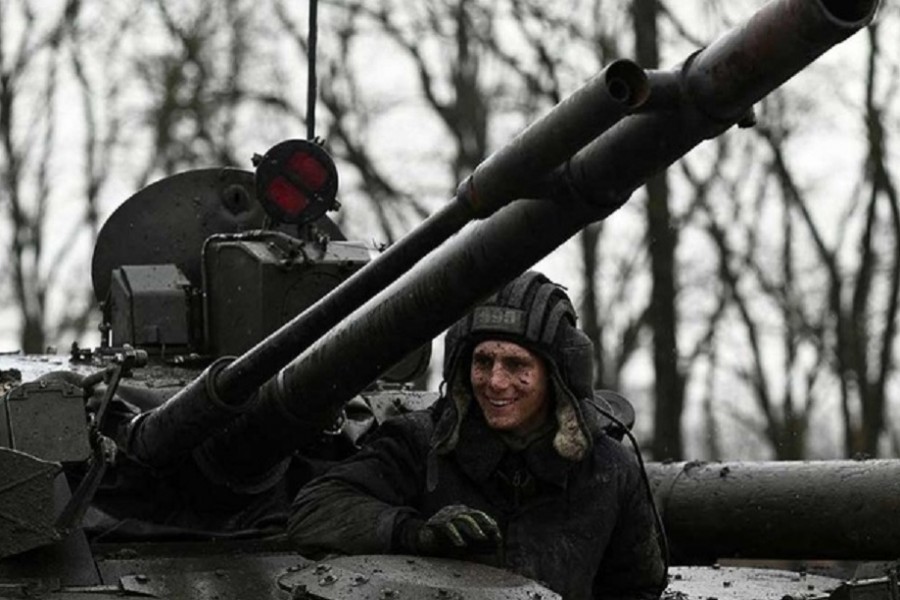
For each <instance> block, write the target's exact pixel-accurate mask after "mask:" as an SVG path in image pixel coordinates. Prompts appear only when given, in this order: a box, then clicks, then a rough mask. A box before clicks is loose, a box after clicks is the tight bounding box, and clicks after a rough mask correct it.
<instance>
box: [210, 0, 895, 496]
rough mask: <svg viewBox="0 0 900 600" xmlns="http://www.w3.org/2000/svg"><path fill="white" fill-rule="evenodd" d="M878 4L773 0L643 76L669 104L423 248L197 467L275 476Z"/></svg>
mask: <svg viewBox="0 0 900 600" xmlns="http://www.w3.org/2000/svg"><path fill="white" fill-rule="evenodd" d="M876 6H877V1H876V0H868V1H855V2H851V3H849V4H848V3H846V2H843V1H840V0H830V1H825V0H816V1H808V0H777V1H775V2H772V3H770V4H767V5H766V6H764V7H763V8H762V9H761V10H760V11H759V12H757V13H756V14H755V15H754V16H753V17H752V18H751V19H750V20H749V21H747V22H746V23H745V24H743V25H742V26H740V27H737V28H735V29H734V30H732V32H730V33H729V34H727V35H725V36H723V37H721V38H719V40H717V41H716V42H714V43H713V44H712V45H710V46H709V47H707V48H705V49H704V50H702V51H700V52H699V53H698V54H696V55H694V56H692V57H691V58H690V59H689V60H688V61H686V62H685V63H684V64H683V65H682V66H681V67H679V68H677V69H675V70H674V71H673V72H671V73H660V74H656V75H654V77H653V79H652V80H653V81H656V82H657V83H658V85H659V87H660V89H661V90H664V91H665V92H667V93H666V94H664V95H665V96H667V97H668V100H669V103H668V105H666V103H663V104H664V106H663V107H662V108H668V110H657V111H655V112H652V113H649V114H640V115H633V116H630V117H628V118H626V119H623V120H622V121H620V122H619V123H618V124H616V125H615V126H613V127H612V128H611V129H610V130H609V131H607V132H606V133H604V134H603V135H601V136H599V137H598V138H597V139H596V140H595V141H593V142H592V143H591V144H589V145H588V146H587V147H586V148H584V149H583V150H581V151H580V152H578V153H577V154H576V155H575V156H573V157H572V158H571V159H570V160H569V161H568V162H567V163H566V164H565V165H563V166H562V167H561V168H559V169H558V170H557V171H556V172H555V173H554V175H553V176H552V177H549V178H548V179H547V180H546V182H545V185H544V186H543V187H542V190H541V192H542V194H541V195H543V196H544V197H547V198H550V199H552V200H553V201H548V200H523V201H520V202H515V203H512V204H509V205H507V206H505V207H504V208H502V209H500V210H498V211H497V212H496V213H495V214H493V215H492V216H491V217H490V218H488V219H485V220H482V221H479V222H476V223H472V224H470V225H469V226H468V227H466V228H465V229H464V230H462V231H461V232H460V233H459V234H457V235H455V236H454V237H453V238H451V239H450V240H448V241H447V242H446V243H444V244H443V245H442V246H440V247H439V248H437V249H436V250H434V251H433V252H431V253H430V254H429V255H428V256H427V257H426V258H425V259H424V260H422V261H420V262H419V263H417V264H416V265H415V267H413V268H412V270H410V271H409V272H408V273H406V274H405V275H403V276H402V277H401V278H400V279H398V280H397V281H395V282H394V283H393V284H392V285H391V286H390V287H388V288H387V289H385V290H384V291H382V292H381V293H379V294H378V295H377V296H375V297H374V298H372V299H371V300H370V301H369V302H367V303H366V304H365V305H363V306H362V307H361V308H359V309H358V310H356V311H355V312H353V313H352V314H351V315H349V316H348V317H347V318H345V319H344V320H343V321H341V322H340V323H338V324H337V325H336V326H335V327H334V328H333V329H331V330H330V331H329V332H328V334H327V335H326V336H324V337H323V338H321V339H320V340H319V341H318V342H316V343H315V344H313V345H312V346H311V347H309V348H308V349H307V350H306V351H305V352H303V353H302V354H301V355H300V356H299V357H297V358H296V359H294V360H293V361H292V362H291V363H290V364H289V365H288V366H287V367H285V368H284V369H283V370H282V371H281V372H280V373H279V374H278V376H277V377H276V378H274V379H273V380H270V381H269V382H268V383H267V384H266V385H265V386H264V388H263V390H262V392H261V394H260V402H259V403H258V404H257V405H256V406H255V407H253V409H252V410H251V411H249V412H248V413H247V414H246V415H243V416H241V417H240V419H239V420H238V421H236V422H235V423H234V424H232V425H231V426H229V428H228V430H227V431H224V432H222V433H220V434H218V435H216V436H215V437H213V438H211V439H210V440H208V441H207V442H206V443H205V444H204V445H203V446H202V447H201V448H200V452H199V453H198V456H200V457H201V462H202V463H203V464H205V465H206V469H207V470H208V471H210V472H217V473H220V474H227V477H230V478H234V479H235V480H237V481H240V480H252V479H254V478H256V477H258V476H259V475H260V473H263V472H265V471H266V470H267V469H270V468H273V466H274V465H275V464H277V463H278V462H279V461H280V460H282V458H283V457H284V456H286V455H287V454H288V453H290V452H291V451H292V450H293V449H294V448H296V447H297V446H298V445H300V444H302V443H303V439H304V438H305V437H306V434H308V433H310V432H314V431H316V430H317V428H321V427H322V426H323V425H325V424H327V423H330V422H332V420H333V419H334V418H335V417H336V415H337V414H338V413H339V411H340V408H341V406H342V405H343V404H344V403H345V402H346V401H348V400H349V399H350V398H352V397H353V396H354V395H355V394H357V393H359V391H361V390H362V389H363V388H364V387H365V386H366V385H367V384H368V383H369V382H370V381H372V380H373V379H374V378H375V377H377V375H378V374H379V372H381V371H382V370H383V369H385V368H388V367H390V366H391V365H392V364H393V363H395V362H396V361H397V360H399V359H400V358H402V357H403V356H404V355H405V354H406V353H408V352H409V351H411V350H413V349H414V348H416V347H418V346H419V345H421V344H423V343H425V342H427V341H429V340H430V339H432V338H433V337H434V336H435V335H437V334H438V333H440V332H441V331H442V330H444V329H445V328H446V327H448V326H449V325H450V324H452V323H453V322H454V321H455V320H456V319H458V318H459V317H460V316H462V315H463V314H465V312H466V311H467V310H469V309H470V307H471V306H472V305H473V304H475V303H476V302H477V301H478V300H479V299H480V298H482V297H484V296H485V295H487V294H489V293H490V292H492V291H494V290H495V289H497V288H498V287H499V286H501V285H502V284H503V283H504V282H506V281H509V280H510V279H512V278H513V277H515V276H516V275H518V274H519V273H520V272H521V271H522V270H524V269H526V268H528V267H529V266H531V265H532V264H534V263H535V262H537V261H538V260H540V259H541V258H543V257H544V256H546V255H547V254H548V253H549V252H551V251H552V250H553V249H555V248H556V247H558V246H559V245H560V244H562V243H563V242H565V241H566V240H567V239H568V238H569V237H571V236H572V235H574V234H575V233H576V232H578V231H579V230H580V229H581V228H583V227H584V226H585V225H587V224H589V223H591V222H593V221H596V220H599V219H602V218H605V217H606V216H608V215H609V214H610V213H611V212H613V211H614V210H616V209H617V208H619V207H620V206H621V205H622V204H624V202H625V201H627V199H628V197H629V196H630V194H631V193H632V192H633V191H634V190H635V189H636V188H637V187H639V186H640V185H641V184H643V182H645V181H646V180H647V179H648V178H649V177H651V176H652V175H653V174H655V173H657V172H659V171H661V170H662V169H664V168H666V167H667V166H668V165H670V164H671V163H673V162H674V161H676V160H677V159H678V158H680V157H681V156H682V155H683V154H685V153H686V152H687V151H688V150H690V149H691V148H693V147H694V146H695V145H697V144H699V143H700V142H701V141H703V140H704V139H707V138H710V137H714V136H716V135H718V134H720V133H721V132H723V131H724V130H725V129H727V128H729V127H730V126H731V125H733V124H734V123H736V122H737V121H738V119H739V118H740V117H741V116H742V115H744V114H746V113H747V112H748V111H749V110H750V109H751V108H752V106H753V104H754V103H755V102H757V101H758V100H759V99H760V98H762V97H763V96H764V95H765V94H766V93H768V92H770V91H771V90H772V89H774V88H776V87H777V86H778V85H780V84H781V83H783V82H784V81H785V80H786V79H787V78H788V77H790V76H791V75H792V74H794V73H796V72H798V71H800V70H801V69H803V68H804V67H805V66H806V65H807V64H808V63H809V62H811V61H812V60H814V59H815V58H816V57H817V56H819V55H820V54H822V53H823V52H825V51H826V50H827V49H828V48H830V47H831V46H833V45H834V44H836V43H838V42H840V41H841V40H843V39H845V38H846V37H848V36H849V35H851V34H852V33H853V32H855V31H856V30H858V29H859V28H861V27H862V26H863V25H865V24H866V23H867V22H868V21H869V20H870V19H871V18H872V16H873V14H874V12H875V9H876ZM676 81H677V85H673V82H676ZM673 88H674V89H676V90H678V93H673ZM652 94H653V91H651V98H652Z"/></svg>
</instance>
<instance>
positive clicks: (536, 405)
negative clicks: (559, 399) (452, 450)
mask: <svg viewBox="0 0 900 600" xmlns="http://www.w3.org/2000/svg"><path fill="white" fill-rule="evenodd" d="M470 379H471V382H472V390H473V391H474V393H475V400H476V401H477V402H478V406H480V407H481V412H482V413H484V418H485V420H486V421H487V424H488V426H489V427H490V428H491V429H497V430H501V431H509V432H512V433H515V434H517V435H525V434H527V433H529V432H530V431H533V430H534V429H536V428H537V427H539V426H540V425H542V424H543V423H544V421H545V420H546V418H547V414H548V413H549V408H550V403H549V402H548V399H547V397H548V393H547V386H548V383H547V381H548V376H547V367H546V365H545V364H544V361H543V359H541V357H539V356H538V355H536V354H534V353H533V352H531V351H530V350H528V349H527V348H523V347H522V346H520V345H518V344H515V343H513V342H502V341H497V340H488V341H485V342H481V343H480V344H478V345H477V346H475V350H473V352H472V369H471V372H470Z"/></svg>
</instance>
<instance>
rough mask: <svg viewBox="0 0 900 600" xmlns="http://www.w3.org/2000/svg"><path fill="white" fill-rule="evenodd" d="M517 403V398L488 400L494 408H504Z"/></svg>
mask: <svg viewBox="0 0 900 600" xmlns="http://www.w3.org/2000/svg"><path fill="white" fill-rule="evenodd" d="M515 401H516V400H515V398H508V399H506V400H495V399H493V398H488V403H489V404H490V405H491V406H493V407H494V408H503V407H504V406H509V405H510V404H512V403H513V402H515Z"/></svg>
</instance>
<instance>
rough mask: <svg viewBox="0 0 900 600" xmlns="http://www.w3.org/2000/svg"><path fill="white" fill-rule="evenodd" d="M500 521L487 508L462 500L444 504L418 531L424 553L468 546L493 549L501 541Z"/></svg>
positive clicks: (448, 551) (449, 551) (450, 551)
mask: <svg viewBox="0 0 900 600" xmlns="http://www.w3.org/2000/svg"><path fill="white" fill-rule="evenodd" d="M502 539H503V538H502V536H501V534H500V528H499V527H498V526H497V522H496V521H495V520H494V519H493V518H492V517H491V516H490V515H488V514H487V513H485V512H484V511H480V510H476V509H474V508H470V507H468V506H465V505H462V504H453V505H450V506H445V507H444V508H442V509H441V510H439V511H438V512H436V513H435V514H434V515H432V517H431V518H430V519H428V521H426V522H425V525H424V526H423V527H422V528H421V529H420V530H419V532H418V539H417V545H418V546H419V548H420V551H421V552H422V553H423V554H451V555H452V554H460V553H462V552H463V551H465V550H474V551H478V552H486V551H493V550H494V549H496V548H497V547H498V546H499V545H500V542H501V541H502Z"/></svg>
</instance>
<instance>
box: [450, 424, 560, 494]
mask: <svg viewBox="0 0 900 600" xmlns="http://www.w3.org/2000/svg"><path fill="white" fill-rule="evenodd" d="M512 452H513V450H512V449H511V448H509V446H507V445H506V443H505V442H504V441H503V439H502V438H501V437H500V436H499V435H498V434H497V432H495V431H493V430H491V429H490V428H489V427H488V426H487V424H486V423H485V422H484V418H483V417H482V416H481V413H480V412H479V411H478V410H470V411H468V414H467V415H466V418H464V419H463V422H462V424H461V426H460V431H459V443H458V444H457V446H456V448H455V449H454V450H453V452H452V454H453V456H454V458H455V460H456V462H457V464H458V465H459V467H460V469H461V470H462V471H463V472H464V473H465V474H466V475H467V476H468V477H470V478H472V479H473V480H474V481H476V482H478V483H483V482H485V481H486V480H487V479H488V478H489V477H491V475H493V474H494V473H495V472H496V471H497V469H498V468H500V465H501V462H502V461H503V459H504V458H505V457H506V455H507V454H508V453H512ZM521 456H522V458H523V459H524V461H525V465H526V467H527V468H528V470H529V471H530V472H531V474H532V475H533V476H535V477H537V478H538V479H540V480H541V481H544V482H546V483H550V484H553V485H555V486H557V487H561V488H563V487H565V485H566V478H567V476H568V473H569V470H570V469H571V468H572V467H573V466H574V465H575V464H576V463H574V462H573V461H570V460H567V459H565V458H563V457H562V456H560V455H559V453H558V452H557V451H556V450H555V449H554V447H553V431H552V430H551V431H549V432H548V433H547V435H544V436H542V437H540V438H538V439H536V440H534V441H533V442H532V443H531V444H529V445H528V447H527V448H525V449H524V450H522V451H521Z"/></svg>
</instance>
